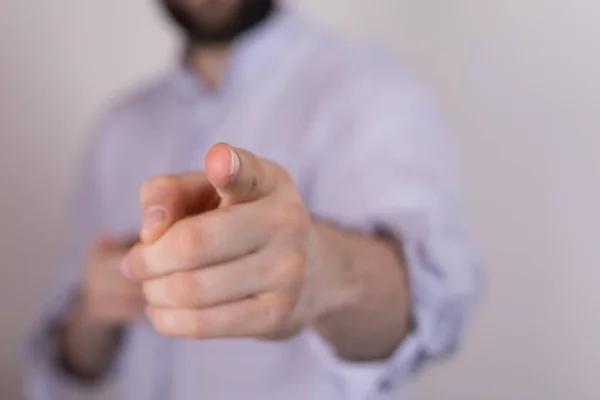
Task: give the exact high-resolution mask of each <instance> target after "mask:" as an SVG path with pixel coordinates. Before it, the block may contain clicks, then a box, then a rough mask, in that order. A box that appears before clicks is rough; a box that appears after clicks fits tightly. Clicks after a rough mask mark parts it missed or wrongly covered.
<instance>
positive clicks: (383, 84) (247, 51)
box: [26, 11, 479, 400]
mask: <svg viewBox="0 0 600 400" xmlns="http://www.w3.org/2000/svg"><path fill="white" fill-rule="evenodd" d="M220 141H224V142H228V143H230V144H232V145H234V146H238V147H242V148H246V149H248V150H250V151H253V152H255V153H257V154H259V155H261V156H263V157H266V158H270V159H272V160H274V161H276V162H278V163H280V164H282V165H283V166H285V167H286V168H287V169H288V170H289V171H290V172H291V174H292V176H293V177H294V179H295V182H296V184H297V185H298V187H299V189H300V191H301V193H302V195H303V197H304V200H305V202H306V204H307V206H308V208H309V209H310V211H311V212H312V213H313V215H314V216H315V217H317V218H321V219H325V220H329V221H333V222H335V223H336V224H338V225H340V226H342V227H346V228H348V229H354V230H357V231H360V232H363V233H365V234H370V233H374V232H376V231H379V230H385V231H386V232H389V233H391V234H393V235H395V237H396V238H397V239H398V241H399V243H401V244H402V246H403V249H404V252H405V254H406V259H407V263H408V270H409V277H410V290H411V297H412V306H413V310H412V311H413V317H414V329H413V331H412V332H411V333H410V335H409V337H408V338H407V339H406V340H405V341H404V342H403V343H402V344H401V346H400V347H399V348H398V349H397V351H396V352H395V354H394V355H393V356H392V357H390V358H389V359H388V360H384V361H379V362H372V363H349V362H345V361H343V360H341V359H339V358H338V357H337V356H336V355H335V353H334V351H333V350H332V348H330V346H329V345H328V344H327V343H326V342H324V341H323V340H322V339H321V338H320V337H319V336H318V335H316V334H315V333H314V332H312V331H310V330H306V331H304V332H303V333H302V334H300V335H299V336H298V337H296V338H294V339H291V340H288V341H283V342H275V343H271V342H261V341H258V340H252V339H239V340H232V339H229V340H210V341H193V340H183V339H170V338H166V337H163V336H161V335H159V334H158V333H156V332H155V331H154V330H153V329H152V327H151V326H150V325H148V324H147V323H139V324H136V325H133V326H130V327H128V329H127V335H126V339H125V342H124V345H123V346H122V348H121V351H120V353H119V356H118V362H117V363H116V365H115V367H114V370H113V371H112V372H113V373H112V375H113V378H114V380H115V381H116V386H117V391H118V394H119V398H120V399H125V400H134V399H135V400H167V399H169V400H198V399H207V400H240V399H244V400H265V399H282V400H307V399H319V400H325V399H327V400H342V399H343V400H367V399H369V400H371V399H372V400H383V399H409V398H410V397H411V396H410V394H409V388H410V385H409V383H410V378H411V375H412V374H414V373H415V372H416V371H417V370H418V369H419V368H420V367H421V366H422V365H423V364H424V363H425V362H426V361H428V360H432V359H436V358H439V357H440V356H445V355H448V354H449V353H451V352H452V351H453V350H454V349H455V348H456V347H457V345H458V344H459V343H460V340H461V338H462V336H463V333H464V330H465V325H466V323H467V321H468V319H469V316H470V314H471V312H472V309H473V304H474V301H475V299H476V294H477V288H478V286H479V285H478V284H479V278H478V271H479V270H478V268H479V266H478V263H477V258H476V253H475V251H474V247H473V245H472V242H471V239H470V236H469V233H468V230H467V227H466V223H465V218H464V215H463V211H462V209H461V202H460V195H459V189H458V183H457V174H456V170H455V160H454V155H453V150H452V143H451V138H450V136H449V135H448V133H447V130H446V127H445V126H444V124H443V123H442V120H441V118H440V115H439V114H438V112H437V111H436V109H435V107H434V106H433V105H432V102H431V101H430V99H429V98H428V95H427V94H426V93H425V92H424V91H423V90H422V89H421V88H420V87H418V86H417V85H415V83H414V82H413V81H412V80H411V79H410V78H409V77H408V76H406V75H405V74H403V73H402V72H400V70H399V69H398V68H397V67H396V66H395V65H394V63H393V62H392V61H391V60H390V59H388V58H386V57H384V56H383V55H381V54H377V53H376V52H374V51H371V50H368V49H364V48H361V47H358V46H353V45H349V44H346V43H344V42H341V41H338V40H337V39H336V38H333V37H331V36H330V35H328V34H327V33H324V32H322V31H320V30H318V29H317V28H315V27H312V26H311V25H310V24H308V23H307V22H305V21H304V20H302V19H301V18H300V17H298V16H297V15H294V14H293V13H291V12H288V11H284V12H281V13H279V14H277V15H276V16H275V17H273V18H271V20H270V21H268V22H267V23H265V24H264V25H263V26H262V27H260V28H258V29H256V30H254V31H253V32H251V33H249V34H247V35H246V36H245V37H243V38H242V39H240V40H239V41H238V43H237V44H236V46H235V48H234V51H233V58H232V61H231V66H230V68H229V71H228V73H227V75H226V80H225V84H224V85H223V87H222V89H221V90H219V91H218V92H217V93H213V92H210V91H208V90H206V89H205V88H204V87H203V86H202V84H201V83H200V82H199V81H198V80H197V78H196V77H194V76H193V74H191V73H190V72H189V71H188V70H187V69H186V68H184V67H178V68H177V69H176V71H174V72H173V73H172V74H169V75H168V76H167V77H166V78H164V79H162V80H160V81H159V82H158V83H156V84H153V85H151V86H148V87H146V88H144V89H143V90H141V91H139V92H137V93H136V94H134V95H133V96H131V97H128V98H127V99H125V100H124V101H121V102H120V103H119V104H118V105H117V106H116V107H115V108H114V109H113V110H112V111H111V112H110V113H108V115H106V116H105V118H104V119H103V120H102V123H101V124H100V126H99V127H98V129H97V134H96V135H95V136H94V139H93V141H92V144H91V145H90V150H89V152H88V156H87V158H86V165H85V167H84V168H83V171H82V175H83V176H82V183H81V190H80V196H79V198H78V201H77V204H76V210H75V212H74V214H75V215H74V216H75V218H74V224H73V225H74V226H73V231H72V236H71V240H70V241H69V249H68V251H67V252H66V257H65V260H64V268H65V271H66V272H65V274H64V276H63V280H62V281H61V283H60V284H59V285H57V289H56V290H55V292H54V294H53V295H52V296H50V298H49V299H50V300H49V301H48V303H47V304H45V305H44V310H43V312H42V313H41V316H40V319H39V324H38V325H36V327H35V328H34V329H33V338H32V342H31V345H30V354H29V356H30V357H29V360H28V366H29V373H28V379H27V382H26V390H27V393H28V396H29V399H31V400H42V399H57V398H62V396H63V394H65V393H68V392H73V391H74V392H75V393H78V392H79V391H81V390H84V388H82V387H81V386H80V385H79V384H78V383H77V382H76V381H74V380H72V379H71V378H69V377H68V376H65V375H63V373H62V372H61V371H60V370H59V369H58V368H57V367H56V365H55V363H54V362H53V354H52V351H53V350H52V349H53V346H52V345H51V344H52V342H51V338H50V335H49V334H48V329H47V328H48V326H50V323H51V321H55V320H57V319H60V318H61V316H63V315H64V311H65V309H66V307H67V306H68V304H69V299H70V295H71V294H72V293H73V291H74V290H75V288H76V287H77V283H78V280H79V278H80V274H81V270H82V267H83V265H84V258H85V253H86V249H87V247H88V244H89V241H90V239H91V238H92V237H94V236H95V235H97V234H99V233H107V232H108V233H124V234H125V233H127V234H130V233H132V232H137V231H138V229H139V226H140V211H139V204H138V191H139V187H140V185H141V184H142V183H143V182H144V181H145V180H146V179H148V178H150V177H152V176H154V175H157V174H164V173H176V172H183V171H187V170H190V169H201V168H202V166H203V160H204V155H205V154H206V152H207V150H208V149H209V148H210V147H211V146H212V145H213V144H214V143H217V142H220ZM365 268H368V266H365ZM398 290H402V288H400V287H399V288H398Z"/></svg>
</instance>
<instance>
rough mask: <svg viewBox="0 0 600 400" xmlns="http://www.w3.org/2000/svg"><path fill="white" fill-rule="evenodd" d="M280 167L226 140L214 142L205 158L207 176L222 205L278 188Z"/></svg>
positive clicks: (255, 196)
mask: <svg viewBox="0 0 600 400" xmlns="http://www.w3.org/2000/svg"><path fill="white" fill-rule="evenodd" d="M279 168H280V167H278V166H277V165H276V164H274V163H272V162H270V161H267V160H264V159H262V158H260V157H258V156H256V155H254V154H252V153H251V152H249V151H246V150H243V149H239V148H234V147H231V146H229V145H228V144H226V143H219V144H216V145H214V146H213V147H212V148H211V149H210V150H209V152H208V153H207V154H206V160H205V171H206V176H207V178H208V180H209V181H210V183H211V184H212V185H213V186H214V187H215V188H216V189H217V192H218V193H219V195H220V196H221V199H222V204H223V205H231V204H237V203H247V202H251V201H256V200H258V199H260V198H263V197H265V196H267V195H269V194H271V193H272V192H273V191H274V190H275V189H276V187H277V183H278V176H279V175H278V174H279Z"/></svg>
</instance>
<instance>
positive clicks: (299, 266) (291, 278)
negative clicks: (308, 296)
mask: <svg viewBox="0 0 600 400" xmlns="http://www.w3.org/2000/svg"><path fill="white" fill-rule="evenodd" d="M306 262H307V254H306V251H304V250H303V249H295V250H292V251H290V252H288V253H287V254H286V255H285V256H284V257H283V258H282V259H281V261H280V263H279V265H278V267H277V268H276V270H277V271H278V273H277V278H276V279H277V280H278V282H280V283H282V284H283V286H285V287H289V286H293V285H295V284H297V283H298V281H299V280H300V279H302V275H303V273H304V269H305V266H306Z"/></svg>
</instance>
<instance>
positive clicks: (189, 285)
mask: <svg viewBox="0 0 600 400" xmlns="http://www.w3.org/2000/svg"><path fill="white" fill-rule="evenodd" d="M198 292H200V288H199V284H198V282H197V280H196V279H195V278H194V276H192V274H190V273H184V272H178V273H175V274H173V275H171V276H170V277H169V278H168V283H167V295H168V296H169V298H170V299H171V300H172V301H173V302H174V303H175V305H176V306H182V307H185V306H190V307H191V306H193V305H194V304H195V302H196V297H197V293H198Z"/></svg>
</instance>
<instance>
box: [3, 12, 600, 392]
mask: <svg viewBox="0 0 600 400" xmlns="http://www.w3.org/2000/svg"><path fill="white" fill-rule="evenodd" d="M291 1H294V0H291ZM295 1H297V2H299V3H302V5H303V7H305V8H306V9H307V10H308V11H309V12H311V13H313V14H315V15H317V17H318V18H319V19H321V20H323V21H325V22H327V23H329V24H331V25H332V26H334V27H336V28H337V29H340V30H341V31H342V32H345V33H347V34H349V35H350V36H353V37H360V38H363V39H368V40H371V41H374V42H378V43H382V44H384V45H386V46H388V47H389V48H390V49H392V50H394V51H395V52H396V54H398V56H399V57H401V58H402V59H403V60H404V62H405V64H406V65H407V66H408V67H410V68H411V69H412V70H413V71H415V72H416V73H417V75H419V76H420V77H421V78H422V80H424V81H425V82H427V83H428V84H429V85H430V86H432V87H433V88H434V89H436V90H437V91H438V93H439V96H440V102H441V104H442V106H443V107H444V109H445V110H446V111H447V114H448V116H449V120H450V122H451V124H452V125H453V127H454V130H455V131H456V134H457V140H458V142H459V145H460V148H461V151H462V155H463V162H464V172H465V184H466V194H467V201H468V204H469V207H470V211H471V214H472V219H473V223H474V226H475V230H476V232H477V233H478V235H479V239H480V242H481V245H482V248H483V252H484V255H485V257H486V260H487V262H488V265H487V267H488V273H489V281H490V282H489V284H490V287H489V291H488V296H487V300H486V302H485V304H484V306H483V307H482V309H481V310H480V313H479V316H478V318H477V321H476V324H475V327H474V329H473V330H472V334H471V335H470V337H469V340H468V342H467V345H466V348H465V351H464V352H463V353H462V355H461V356H460V357H459V358H458V359H456V360H455V361H453V362H452V363H449V364H443V365H441V366H440V367H438V368H435V369H434V370H431V371H429V372H428V373H427V374H426V376H425V377H424V378H423V379H421V385H420V387H421V390H420V392H421V394H422V398H423V399H461V400H462V399H465V400H470V399H472V400H479V399H490V400H501V399H502V400H504V399H510V400H513V399H544V400H554V399H556V400H563V399H582V400H587V399H589V400H595V399H598V398H600V382H599V380H598V379H595V378H596V375H597V374H598V371H600V313H598V312H596V310H597V309H598V308H597V304H598V303H599V302H600V294H598V291H597V290H596V286H597V285H596V284H597V282H599V281H600V268H598V267H600V245H599V244H598V243H597V241H598V238H599V237H600V235H598V233H597V232H598V228H597V227H598V226H600V211H599V210H598V208H597V206H598V205H599V204H600V185H599V183H600V136H599V135H598V133H599V132H600V77H598V73H599V71H600V45H599V44H598V42H599V39H600V24H598V23H597V21H598V20H599V18H598V17H600V3H598V2H597V1H593V0H488V1H482V0H453V1H447V0H412V1H408V0H373V1H361V0H295ZM152 4H153V2H152V1H150V0H130V1H126V2H123V1H118V0H94V1H85V2H83V1H77V0H63V1H60V2H43V1H38V2H27V1H20V0H3V1H2V2H0V167H1V168H0V184H1V188H2V192H1V194H2V195H1V196H0V222H1V224H0V238H1V239H2V240H0V254H2V257H3V263H2V272H3V278H2V284H1V288H2V290H1V291H0V317H2V321H4V324H3V326H2V330H1V332H0V360H1V361H0V368H1V369H0V397H1V398H3V399H4V398H6V399H18V398H19V396H18V395H17V394H16V393H17V390H18V383H17V382H16V378H17V377H18V371H17V368H18V364H17V356H18V353H19V350H20V349H19V348H18V347H17V345H18V343H19V339H20V336H21V334H22V332H23V326H24V323H25V322H26V321H28V320H29V319H30V316H31V312H32V310H33V309H34V307H35V304H36V302H38V301H39V299H40V296H41V290H42V289H43V288H45V287H46V286H47V284H48V283H49V282H50V279H51V277H52V275H53V273H54V269H53V266H52V260H53V259H54V258H55V256H56V254H57V245H58V244H59V243H60V240H61V238H62V234H63V230H64V218H63V216H64V211H61V210H65V209H64V206H65V200H66V198H67V197H66V194H67V193H68V192H67V190H68V189H69V188H70V185H71V182H72V181H71V178H72V176H73V170H72V168H73V166H74V165H75V162H76V160H77V157H78V154H79V151H80V149H81V144H82V143H83V140H84V139H85V135H84V133H85V129H86V127H88V126H89V125H90V123H91V122H92V120H93V117H94V116H96V115H97V114H98V111H99V109H100V108H101V107H102V106H103V105H104V104H106V102H107V101H108V100H110V99H112V98H114V96H115V94H116V93H118V92H119V91H120V90H122V89H123V88H127V87H130V85H131V83H133V82H139V81H140V80H144V79H146V78H147V77H149V76H151V75H152V74H153V73H154V72H155V71H158V70H160V69H162V68H164V67H165V66H166V65H168V64H169V62H170V61H169V59H170V55H171V54H172V53H173V47H172V43H173V39H172V37H170V36H169V35H167V34H165V31H164V24H163V23H161V22H159V21H160V18H159V15H158V13H157V12H156V10H154V8H153V7H151V6H152ZM109 24H110V27H109Z"/></svg>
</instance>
